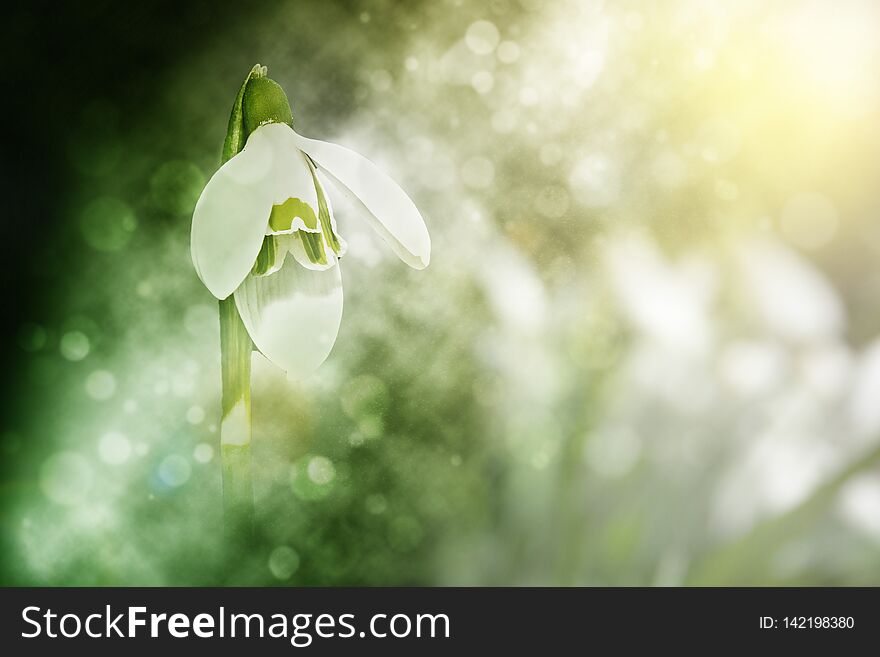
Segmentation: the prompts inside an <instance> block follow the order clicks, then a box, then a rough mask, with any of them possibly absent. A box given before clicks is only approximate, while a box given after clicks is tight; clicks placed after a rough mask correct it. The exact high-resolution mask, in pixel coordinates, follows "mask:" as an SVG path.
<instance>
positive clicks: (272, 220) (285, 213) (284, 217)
mask: <svg viewBox="0 0 880 657" xmlns="http://www.w3.org/2000/svg"><path fill="white" fill-rule="evenodd" d="M297 217H299V218H300V219H302V222H303V223H304V224H305V226H306V230H311V231H317V230H318V219H317V217H315V211H314V210H312V207H311V206H310V205H309V204H308V203H304V202H303V201H301V200H299V199H298V198H289V199H287V200H286V201H284V203H282V204H281V205H273V206H272V214H271V215H269V228H271V229H272V230H273V231H276V232H282V231H288V230H290V228H291V226H292V225H293V220H294V219H296V218H297Z"/></svg>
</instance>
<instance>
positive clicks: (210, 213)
mask: <svg viewBox="0 0 880 657" xmlns="http://www.w3.org/2000/svg"><path fill="white" fill-rule="evenodd" d="M265 74H266V69H265V67H259V66H257V67H255V68H254V70H253V71H252V73H251V75H250V76H249V77H248V79H247V80H246V82H245V84H244V86H243V87H242V90H241V92H239V97H238V99H237V101H236V106H235V108H234V109H233V116H232V117H231V119H230V129H229V133H228V136H227V143H226V146H225V148H224V158H225V159H226V161H225V163H224V164H223V165H222V166H221V167H220V169H219V170H218V171H217V172H216V173H215V174H214V175H213V177H212V178H211V179H210V180H209V181H208V184H207V185H206V186H205V189H204V190H203V191H202V194H201V197H200V198H199V200H198V203H197V204H196V207H195V211H194V212H193V222H192V242H191V247H192V259H193V263H194V265H195V268H196V272H197V273H198V275H199V278H200V279H201V280H202V282H203V283H204V284H205V286H206V287H207V288H208V289H209V290H210V291H211V293H212V294H213V295H214V296H215V297H217V298H218V299H221V300H223V299H226V298H228V297H229V296H230V295H232V296H233V298H234V301H235V307H236V308H237V310H238V313H239V315H240V316H241V320H242V322H243V324H244V326H245V328H246V329H247V333H248V334H249V336H250V338H251V340H252V341H253V344H254V345H255V347H256V348H257V349H258V350H259V351H261V352H262V353H263V354H264V355H265V356H266V357H267V358H268V359H269V360H270V361H272V362H273V363H275V364H276V365H278V366H279V367H281V368H282V369H284V370H285V371H286V372H287V374H288V376H289V377H291V378H302V377H305V376H307V375H309V374H311V373H312V372H313V371H314V370H315V369H316V368H317V367H318V366H319V365H320V364H321V363H323V362H324V360H325V359H326V358H327V356H328V355H329V353H330V350H331V348H332V347H333V343H334V342H335V340H336V335H337V332H338V330H339V324H340V321H341V319H342V275H341V271H340V265H339V259H340V257H341V256H342V255H343V254H344V253H345V251H346V243H345V240H344V239H343V237H342V236H341V235H340V233H339V230H338V228H337V226H336V222H335V220H334V216H333V209H332V207H331V204H330V199H329V197H328V195H327V190H326V189H325V187H324V185H323V184H322V182H321V179H320V178H319V175H318V173H319V172H320V173H321V174H322V175H324V176H326V179H327V180H329V181H330V183H332V184H333V186H335V187H336V188H337V189H338V190H339V191H340V192H341V193H343V194H345V195H346V196H348V197H349V198H350V199H351V200H352V201H353V202H354V205H355V206H359V207H360V209H361V210H363V215H364V218H365V219H366V220H367V221H368V222H369V223H370V225H371V226H372V227H373V228H374V229H375V230H376V232H378V233H379V234H380V235H381V236H382V237H383V238H384V239H385V241H386V242H388V244H389V245H390V246H391V248H392V249H393V250H394V252H395V253H396V254H397V255H398V256H399V257H400V259H401V260H403V261H404V262H405V263H406V264H408V265H409V266H411V267H413V268H415V269H423V268H424V267H427V265H428V261H429V259H430V252H431V240H430V237H429V236H428V231H427V228H426V227H425V223H424V221H423V220H422V217H421V215H420V214H419V211H418V209H416V206H415V204H414V203H413V202H412V200H411V199H410V198H409V197H408V196H407V195H406V193H405V192H404V191H403V190H402V189H401V188H400V187H399V186H398V185H397V183H395V182H394V181H393V180H392V179H391V178H389V177H388V176H387V175H386V174H385V173H383V172H382V171H381V170H380V169H379V168H378V167H376V165H374V164H373V163H372V162H370V161H369V160H368V159H366V158H365V157H363V156H362V155H359V154H358V153H355V152H354V151H352V150H349V149H348V148H345V147H343V146H339V145H336V144H331V143H328V142H324V141H318V140H315V139H309V138H307V137H303V136H301V135H300V134H298V133H297V132H296V131H294V129H293V119H292V115H291V110H290V105H289V102H288V100H287V96H286V95H285V93H284V91H283V89H281V87H280V86H279V85H278V84H277V83H275V82H274V81H272V80H270V79H269V78H267V77H265ZM235 122H237V123H235Z"/></svg>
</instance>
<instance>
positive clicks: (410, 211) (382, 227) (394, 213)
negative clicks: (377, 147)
mask: <svg viewBox="0 0 880 657" xmlns="http://www.w3.org/2000/svg"><path fill="white" fill-rule="evenodd" d="M293 134H294V141H295V143H296V144H297V146H299V148H300V149H302V151H303V152H304V153H306V154H307V155H308V156H309V157H311V158H312V159H313V160H314V161H315V163H316V164H317V165H318V166H319V167H320V168H321V170H322V171H324V172H325V173H326V174H327V175H328V177H329V178H330V179H331V180H332V181H333V182H334V183H336V184H337V185H338V186H339V188H340V190H341V191H342V192H343V193H345V194H346V195H347V196H349V198H351V199H352V201H354V203H355V205H360V206H362V207H363V208H364V209H365V210H366V215H367V218H368V219H369V221H370V224H371V225H372V226H373V228H374V229H375V230H376V232H378V233H379V234H380V235H381V236H382V237H383V238H384V239H385V241H387V242H388V244H389V245H390V246H391V248H392V249H394V252H395V253H396V254H397V255H398V257H399V258H400V259H401V260H403V261H404V262H405V263H406V264H408V265H409V266H410V267H414V268H415V269H423V268H425V267H427V266H428V262H429V261H430V259H431V238H430V236H429V235H428V229H427V228H426V227H425V222H424V220H423V219H422V215H421V214H419V211H418V209H417V208H416V206H415V203H413V202H412V199H410V197H409V196H407V195H406V192H404V191H403V190H402V189H401V188H400V186H399V185H398V184H397V183H396V182H394V181H393V180H392V179H391V178H389V177H388V176H387V175H386V174H385V173H384V172H383V171H382V170H380V169H379V167H377V166H376V165H375V164H373V163H372V162H370V161H369V160H368V159H367V158H365V157H364V156H363V155H359V154H358V153H355V152H354V151H352V150H349V149H348V148H345V147H343V146H338V145H337V144H331V143H328V142H326V141H318V140H316V139H308V138H306V137H303V136H301V135H298V134H296V133H295V132H294V133H293Z"/></svg>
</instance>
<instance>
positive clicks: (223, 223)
mask: <svg viewBox="0 0 880 657" xmlns="http://www.w3.org/2000/svg"><path fill="white" fill-rule="evenodd" d="M293 137H294V133H293V130H292V129H291V128H290V126H287V125H283V124H269V125H265V126H262V127H260V128H258V129H257V130H255V131H254V132H253V133H252V134H251V136H250V137H249V138H248V142H247V144H246V145H245V147H244V149H243V150H242V151H241V153H239V154H238V155H236V156H235V157H233V158H232V159H230V160H229V161H228V162H227V163H226V164H224V165H223V166H222V167H220V169H219V170H218V171H217V173H215V174H214V175H213V176H212V177H211V180H209V181H208V184H207V185H206V186H205V189H204V190H203V191H202V195H201V196H200V197H199V200H198V202H197V203H196V208H195V210H194V212H193V224H192V242H191V250H192V259H193V264H194V265H195V268H196V272H197V273H198V275H199V278H201V279H202V282H203V283H204V284H205V286H206V287H207V288H208V289H209V290H210V291H211V293H212V294H213V295H214V296H215V297H217V298H218V299H225V298H226V297H228V296H229V295H230V294H231V293H232V292H233V291H234V290H235V288H237V287H238V286H239V284H240V283H241V282H242V281H243V280H244V278H245V276H247V275H248V272H250V270H251V267H252V266H253V264H254V260H256V257H257V254H258V253H259V252H260V246H261V245H262V243H263V236H264V234H265V233H266V227H267V225H268V220H269V215H270V214H271V212H272V206H273V205H275V204H280V203H283V202H284V201H286V200H287V199H289V198H299V199H301V200H302V201H304V202H306V203H308V204H309V205H311V206H312V207H313V208H314V211H315V216H317V212H318V199H317V192H316V191H315V185H314V182H313V181H312V177H311V171H310V170H309V167H308V163H307V161H306V160H305V158H304V157H303V155H302V153H301V152H300V151H299V149H298V148H297V147H296V145H295V144H294V143H293V142H292V141H291V140H292V139H293Z"/></svg>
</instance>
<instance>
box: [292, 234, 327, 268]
mask: <svg viewBox="0 0 880 657" xmlns="http://www.w3.org/2000/svg"><path fill="white" fill-rule="evenodd" d="M297 235H299V236H300V238H301V239H302V243H303V248H304V249H305V251H306V255H307V256H308V257H309V260H310V261H311V262H313V263H314V264H316V265H326V264H327V252H326V251H325V250H324V240H323V239H322V238H321V233H306V232H304V231H299V232H298V233H297Z"/></svg>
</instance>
